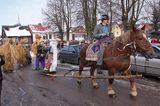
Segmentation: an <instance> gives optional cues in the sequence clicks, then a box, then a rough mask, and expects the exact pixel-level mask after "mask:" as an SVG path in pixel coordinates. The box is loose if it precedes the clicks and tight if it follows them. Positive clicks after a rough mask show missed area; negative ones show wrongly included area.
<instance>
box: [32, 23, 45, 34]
mask: <svg viewBox="0 0 160 106" xmlns="http://www.w3.org/2000/svg"><path fill="white" fill-rule="evenodd" d="M29 28H30V29H31V31H32V32H40V33H43V32H46V31H48V27H47V26H45V25H42V24H38V25H29Z"/></svg>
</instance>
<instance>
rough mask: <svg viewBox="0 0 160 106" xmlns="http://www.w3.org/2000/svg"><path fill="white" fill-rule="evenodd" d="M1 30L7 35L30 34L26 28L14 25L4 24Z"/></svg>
mask: <svg viewBox="0 0 160 106" xmlns="http://www.w3.org/2000/svg"><path fill="white" fill-rule="evenodd" d="M3 30H4V31H5V34H6V36H7V37H13V36H15V37H16V36H17V37H20V36H31V33H30V32H29V31H28V30H27V29H25V28H21V26H14V27H7V26H4V27H3Z"/></svg>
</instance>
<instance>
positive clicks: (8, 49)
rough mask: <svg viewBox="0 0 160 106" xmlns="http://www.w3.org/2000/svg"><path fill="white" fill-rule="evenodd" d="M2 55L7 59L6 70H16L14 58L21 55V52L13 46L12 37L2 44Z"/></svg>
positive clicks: (0, 52) (4, 67)
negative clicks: (17, 51)
mask: <svg viewBox="0 0 160 106" xmlns="http://www.w3.org/2000/svg"><path fill="white" fill-rule="evenodd" d="M0 55H2V56H4V60H5V65H4V66H3V70H4V72H12V71H13V70H14V60H15V59H16V58H17V57H18V56H19V53H16V49H15V47H14V46H13V41H12V39H9V38H6V39H5V43H4V44H3V45H2V46H0Z"/></svg>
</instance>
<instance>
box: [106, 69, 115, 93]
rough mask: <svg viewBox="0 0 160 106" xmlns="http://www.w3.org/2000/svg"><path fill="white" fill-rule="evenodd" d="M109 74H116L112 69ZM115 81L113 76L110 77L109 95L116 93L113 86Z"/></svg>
mask: <svg viewBox="0 0 160 106" xmlns="http://www.w3.org/2000/svg"><path fill="white" fill-rule="evenodd" d="M108 74H109V76H113V75H114V73H113V71H112V70H109V71H108ZM113 82H114V79H113V78H112V79H108V83H109V84H108V95H109V96H113V95H115V94H116V93H115V91H114V90H113V86H112V84H113Z"/></svg>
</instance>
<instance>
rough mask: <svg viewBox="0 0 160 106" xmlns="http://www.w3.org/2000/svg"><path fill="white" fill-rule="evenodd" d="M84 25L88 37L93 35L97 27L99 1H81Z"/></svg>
mask: <svg viewBox="0 0 160 106" xmlns="http://www.w3.org/2000/svg"><path fill="white" fill-rule="evenodd" d="M80 3H81V7H82V12H80V13H81V14H79V15H83V19H84V24H85V27H86V32H87V35H92V31H93V30H94V27H95V25H96V24H97V0H80Z"/></svg>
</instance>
